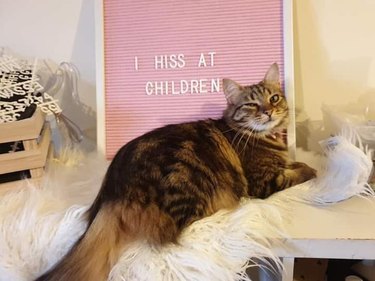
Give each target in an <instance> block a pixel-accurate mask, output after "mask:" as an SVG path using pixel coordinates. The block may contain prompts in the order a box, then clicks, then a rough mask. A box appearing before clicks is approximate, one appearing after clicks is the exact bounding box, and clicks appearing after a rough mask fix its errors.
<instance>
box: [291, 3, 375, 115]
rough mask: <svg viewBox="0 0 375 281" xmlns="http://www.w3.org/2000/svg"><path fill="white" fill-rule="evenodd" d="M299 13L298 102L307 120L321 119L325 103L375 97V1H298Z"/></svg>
mask: <svg viewBox="0 0 375 281" xmlns="http://www.w3.org/2000/svg"><path fill="white" fill-rule="evenodd" d="M294 14H295V22H294V23H295V28H294V34H295V42H294V48H295V79H296V102H297V107H299V108H300V109H301V110H302V111H303V112H304V114H305V118H306V117H307V118H311V119H312V120H318V119H321V117H322V114H321V110H320V108H321V105H322V103H326V104H333V105H335V104H336V105H345V104H348V103H352V104H353V103H357V102H358V100H359V99H360V98H363V97H365V96H366V97H372V96H375V29H374V28H375V16H374V15H375V1H373V0H360V1H358V0H329V1H327V0H294ZM374 106H375V104H374ZM374 110H375V109H374ZM374 113H375V111H374ZM373 118H375V114H374V116H373Z"/></svg>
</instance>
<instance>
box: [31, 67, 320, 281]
mask: <svg viewBox="0 0 375 281" xmlns="http://www.w3.org/2000/svg"><path fill="white" fill-rule="evenodd" d="M223 90H224V94H225V96H226V99H227V108H226V109H225V111H224V113H223V117H222V118H220V119H216V120H213V119H207V120H201V121H196V122H189V123H183V124H177V125H167V126H165V127H162V128H158V129H155V130H153V131H151V132H148V133H146V134H144V135H142V136H140V137H138V138H136V139H134V140H132V141H130V142H129V143H127V144H126V145H125V146H123V147H122V148H121V149H120V150H119V151H118V152H117V154H116V155H115V157H114V159H113V160H112V162H111V164H110V166H109V168H108V171H107V173H106V176H105V178H104V181H103V183H102V187H101V189H100V191H99V194H98V195H97V197H96V199H95V201H94V203H93V204H92V206H91V207H90V209H89V211H88V214H87V215H88V228H87V230H86V232H85V233H84V234H83V235H82V237H81V238H80V239H79V240H78V242H77V243H76V244H75V245H74V246H73V247H72V249H71V250H70V251H69V252H68V254H67V255H66V256H65V257H64V258H63V259H62V260H61V262H59V263H58V264H57V265H56V266H55V267H54V268H52V270H50V271H49V272H47V273H46V274H45V275H43V276H41V277H40V278H38V279H37V280H38V281H42V280H44V281H45V280H54V281H63V280H66V281H68V280H88V281H93V280H99V281H101V280H106V279H107V276H108V274H109V271H110V269H111V267H112V266H113V265H114V264H115V263H116V262H117V260H118V258H119V256H120V255H121V253H122V251H123V250H124V249H125V248H126V245H127V244H128V243H131V242H132V241H135V240H145V241H147V242H148V243H150V244H153V245H165V244H167V243H177V242H178V237H179V235H180V233H181V232H182V231H183V230H184V228H186V227H187V226H188V225H190V224H191V223H192V222H194V221H196V220H199V219H201V218H203V217H205V216H209V215H211V214H213V213H215V212H216V211H218V210H220V209H224V208H226V209H233V208H235V207H236V206H238V204H239V201H240V198H241V197H257V198H266V197H268V196H270V195H271V194H273V193H275V192H278V191H280V190H283V189H285V188H287V187H290V186H292V185H295V184H299V183H302V182H304V181H307V180H309V179H311V178H313V177H315V175H316V172H315V170H314V169H312V168H310V167H309V166H308V165H306V164H304V163H300V162H294V161H292V160H291V159H289V158H288V153H287V145H286V143H285V139H284V138H283V134H284V133H285V129H286V127H287V124H288V106H287V101H286V98H285V95H284V93H283V91H282V89H281V86H280V81H279V68H278V65H277V64H273V65H271V67H270V68H269V69H268V71H267V72H266V75H265V77H264V79H263V80H262V81H261V82H259V83H258V84H254V85H251V86H242V85H240V84H238V83H237V82H235V81H233V80H230V79H224V80H223Z"/></svg>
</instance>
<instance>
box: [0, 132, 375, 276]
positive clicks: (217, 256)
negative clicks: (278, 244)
mask: <svg viewBox="0 0 375 281" xmlns="http://www.w3.org/2000/svg"><path fill="white" fill-rule="evenodd" d="M353 142H354V141H353V140H352V139H350V138H345V137H335V138H331V139H329V140H327V141H326V142H325V143H324V144H323V146H324V147H325V150H326V157H325V165H324V166H323V167H322V168H321V169H320V173H319V174H318V178H317V179H314V180H311V181H309V182H306V183H304V184H301V185H299V186H295V187H293V188H290V189H288V190H286V191H283V192H280V193H278V194H276V195H274V196H272V197H270V198H269V199H267V200H259V199H246V200H245V199H244V200H243V201H242V202H241V206H240V208H238V209H237V210H234V211H231V212H229V211H226V210H222V211H220V212H218V213H216V214H214V215H212V216H211V217H208V218H205V219H202V220H200V221H197V222H195V223H194V224H193V225H191V226H190V227H188V228H187V229H186V231H184V233H183V234H182V237H181V241H180V242H181V243H180V245H169V246H166V247H164V248H153V247H150V246H149V245H147V244H145V243H143V242H137V243H134V244H133V245H132V246H131V247H130V248H129V249H128V250H126V252H124V253H123V255H122V257H121V259H120V260H119V262H118V264H117V265H116V266H115V267H114V268H113V269H112V271H111V273H110V276H109V278H108V280H111V281H117V280H119V281H120V280H127V281H133V280H134V281H142V280H144V281H146V280H147V281H155V280H156V281H158V280H160V281H172V280H173V281H177V280H189V281H191V280H197V281H198V280H199V281H205V280H207V281H208V280H210V281H212V280H215V281H235V280H250V279H249V278H248V277H247V275H246V273H245V271H246V268H247V267H248V266H249V261H255V263H259V261H263V262H262V264H268V263H269V261H270V260H271V261H274V263H275V264H276V265H277V266H278V267H279V269H280V267H281V266H280V261H279V259H278V258H277V257H276V256H275V255H274V253H273V252H272V250H271V249H272V248H271V242H272V241H273V240H274V239H273V238H275V237H286V236H287V233H284V231H283V228H282V222H283V215H282V214H284V215H285V210H286V209H287V205H288V204H287V202H288V201H289V200H297V201H302V202H305V203H306V204H318V205H320V204H332V203H335V202H337V201H341V200H345V199H347V198H349V197H352V196H355V195H360V196H362V195H364V196H373V195H374V192H373V191H372V189H371V188H370V187H369V186H368V184H367V179H368V177H369V175H370V172H371V169H372V162H371V157H370V152H369V151H367V150H366V149H364V148H363V147H359V148H358V147H356V146H355V145H353ZM81 156H82V155H81V153H73V154H72V152H68V153H67V154H65V155H62V157H60V158H59V161H58V162H56V161H55V162H54V163H51V165H50V167H49V171H48V176H47V177H46V180H45V182H44V183H43V187H42V188H41V189H37V188H35V187H33V186H32V185H31V184H24V186H19V187H18V188H16V189H14V190H12V191H8V192H3V194H1V196H0V280H1V281H9V280H12V281H29V280H33V279H34V278H36V277H37V276H39V275H41V274H42V273H43V272H45V271H46V270H48V269H49V268H50V267H51V266H53V264H54V263H56V262H57V261H58V260H59V259H60V258H61V257H62V256H63V255H64V254H65V253H66V252H67V251H68V249H69V248H70V247H71V245H72V244H74V242H75V241H76V240H77V239H78V237H79V236H80V235H81V234H82V233H83V231H84V229H85V226H86V223H85V221H84V216H83V214H84V212H85V211H86V209H87V207H88V205H89V204H90V202H92V200H93V199H94V197H95V195H96V193H97V191H98V188H99V186H100V183H101V179H102V177H103V175H104V172H105V170H106V167H107V162H106V161H105V160H104V159H101V158H100V157H98V156H97V155H91V156H88V157H81ZM322 164H323V163H322ZM99 281H100V280H99Z"/></svg>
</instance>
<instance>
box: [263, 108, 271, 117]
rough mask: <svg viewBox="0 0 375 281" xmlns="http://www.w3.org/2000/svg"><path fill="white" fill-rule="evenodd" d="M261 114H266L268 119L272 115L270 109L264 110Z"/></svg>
mask: <svg viewBox="0 0 375 281" xmlns="http://www.w3.org/2000/svg"><path fill="white" fill-rule="evenodd" d="M263 113H264V114H266V115H268V117H271V115H272V109H268V110H264V111H263Z"/></svg>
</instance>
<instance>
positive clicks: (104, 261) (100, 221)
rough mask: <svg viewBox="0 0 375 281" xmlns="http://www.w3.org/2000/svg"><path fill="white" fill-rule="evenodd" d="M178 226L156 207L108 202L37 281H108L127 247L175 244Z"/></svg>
mask: <svg viewBox="0 0 375 281" xmlns="http://www.w3.org/2000/svg"><path fill="white" fill-rule="evenodd" d="M176 231H177V230H176V227H175V224H174V223H173V221H172V220H171V218H170V217H169V216H167V215H165V213H164V212H161V211H160V209H159V208H158V207H157V206H156V205H152V204H150V205H148V206H144V205H141V204H139V203H131V204H126V203H124V202H120V201H117V202H107V203H106V204H103V205H102V207H101V208H100V210H99V211H98V213H97V214H96V216H95V218H94V219H93V221H92V223H91V224H90V226H89V228H88V229H87V231H86V232H85V234H84V235H83V236H82V237H81V238H80V239H79V240H78V241H77V243H76V244H75V245H74V246H73V247H72V249H71V250H70V251H69V252H68V254H67V255H66V256H65V257H64V258H63V259H62V260H61V261H60V262H59V263H57V265H56V266H55V267H54V268H52V269H51V270H50V271H48V272H47V273H45V274H44V275H42V276H41V277H39V278H38V279H36V281H81V280H82V281H105V280H107V278H108V275H109V272H110V270H111V268H112V267H113V265H115V264H116V262H117V261H118V259H119V257H120V255H121V254H122V252H123V251H124V249H125V248H126V246H127V245H129V244H130V243H132V242H133V241H135V240H138V239H142V240H146V241H148V242H150V243H153V244H163V243H165V242H173V241H175V239H176V236H177V232H176Z"/></svg>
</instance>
